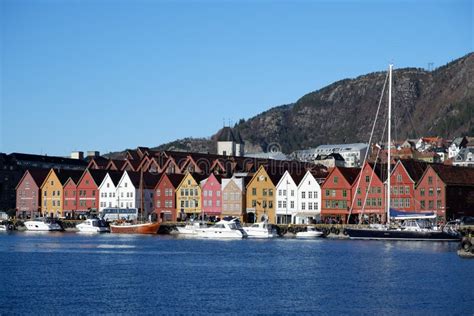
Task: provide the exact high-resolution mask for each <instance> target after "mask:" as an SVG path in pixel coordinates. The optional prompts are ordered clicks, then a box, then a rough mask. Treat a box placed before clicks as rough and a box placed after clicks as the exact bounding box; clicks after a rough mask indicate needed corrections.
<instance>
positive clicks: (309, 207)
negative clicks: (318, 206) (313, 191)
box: [308, 202, 313, 211]
mask: <svg viewBox="0 0 474 316" xmlns="http://www.w3.org/2000/svg"><path fill="white" fill-rule="evenodd" d="M308 210H309V211H312V210H313V203H311V202H309V203H308Z"/></svg>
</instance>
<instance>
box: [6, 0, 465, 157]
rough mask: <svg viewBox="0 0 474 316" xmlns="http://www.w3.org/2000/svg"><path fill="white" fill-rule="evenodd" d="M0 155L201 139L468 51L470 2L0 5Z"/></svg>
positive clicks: (146, 0)
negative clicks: (361, 80) (342, 87)
mask: <svg viewBox="0 0 474 316" xmlns="http://www.w3.org/2000/svg"><path fill="white" fill-rule="evenodd" d="M0 3H1V4H0V5H1V6H0V23H1V42H0V44H1V50H0V53H1V68H0V74H1V78H0V79H1V81H0V88H1V91H0V102H1V112H0V126H1V130H0V132H1V135H0V136H1V137H0V151H1V152H7V153H9V152H26V153H36V154H49V155H63V156H66V155H69V153H70V151H73V150H83V151H87V150H99V151H101V152H102V153H105V152H109V151H117V150H122V149H125V148H135V147H136V146H139V145H141V146H155V145H159V144H162V143H165V142H168V141H172V140H175V139H177V138H182V137H187V136H194V137H205V136H210V135H212V134H214V133H215V132H216V131H217V130H218V129H219V128H221V127H222V124H223V123H222V120H223V118H226V120H227V119H231V120H232V121H234V122H235V121H237V120H238V119H240V118H249V117H252V116H253V115H255V114H258V113H260V112H262V111H264V110H267V109H269V108H271V107H273V106H277V105H281V104H287V103H291V102H294V101H296V100H297V99H298V98H300V97H301V96H303V95H304V94H306V93H308V92H311V91H314V90H317V89H320V88H322V87H324V86H325V85H327V84H330V83H332V82H334V81H337V80H340V79H344V78H352V77H356V76H359V75H362V74H365V73H369V72H372V71H379V70H385V69H386V67H387V64H388V63H389V62H393V63H394V64H395V67H398V68H401V67H407V66H411V67H423V68H426V67H427V65H428V63H429V62H433V63H434V66H435V67H437V66H442V65H444V64H446V63H447V62H449V61H451V60H453V59H456V58H459V57H461V56H463V55H465V54H467V53H468V52H471V51H473V47H474V43H473V28H474V22H473V15H474V13H473V10H474V8H473V1H454V0H453V1H436V0H434V1H375V0H374V1H363V0H361V1H301V0H300V1H298V0H296V1H258V0H257V1H151V0H138V1H132V0H130V1H124V0H122V1H119V0H114V1H112V0H94V1H92V0H89V1H86V0H84V1H73V0H72V1H62V0H54V1H44V0H37V1H24V0H0Z"/></svg>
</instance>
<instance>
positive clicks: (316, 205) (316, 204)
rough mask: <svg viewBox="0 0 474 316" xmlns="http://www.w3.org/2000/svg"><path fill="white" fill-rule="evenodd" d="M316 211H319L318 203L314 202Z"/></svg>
mask: <svg viewBox="0 0 474 316" xmlns="http://www.w3.org/2000/svg"><path fill="white" fill-rule="evenodd" d="M314 209H315V210H317V209H318V202H314Z"/></svg>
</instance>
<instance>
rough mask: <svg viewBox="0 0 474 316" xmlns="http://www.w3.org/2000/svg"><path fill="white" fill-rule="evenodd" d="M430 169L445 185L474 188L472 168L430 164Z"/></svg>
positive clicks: (473, 169)
mask: <svg viewBox="0 0 474 316" xmlns="http://www.w3.org/2000/svg"><path fill="white" fill-rule="evenodd" d="M430 166H431V168H433V170H434V171H435V172H436V174H437V175H438V176H439V177H440V178H441V180H443V182H444V183H445V184H447V185H467V186H474V168H470V167H455V166H447V165H442V164H431V165H430Z"/></svg>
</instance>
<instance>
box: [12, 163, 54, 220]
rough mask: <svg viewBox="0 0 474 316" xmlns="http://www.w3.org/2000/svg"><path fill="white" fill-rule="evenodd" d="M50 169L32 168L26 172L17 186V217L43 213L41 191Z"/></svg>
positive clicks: (28, 216)
mask: <svg viewBox="0 0 474 316" xmlns="http://www.w3.org/2000/svg"><path fill="white" fill-rule="evenodd" d="M48 173H49V170H47V169H31V170H27V171H25V174H24V175H23V177H22V178H21V180H20V181H19V182H18V185H17V186H16V217H18V218H35V217H38V216H39V215H40V214H41V191H40V187H41V185H42V184H43V182H44V180H45V179H46V176H47V175H48Z"/></svg>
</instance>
